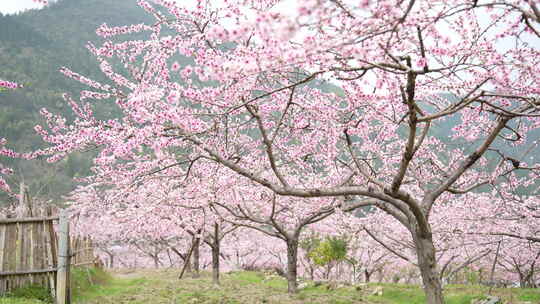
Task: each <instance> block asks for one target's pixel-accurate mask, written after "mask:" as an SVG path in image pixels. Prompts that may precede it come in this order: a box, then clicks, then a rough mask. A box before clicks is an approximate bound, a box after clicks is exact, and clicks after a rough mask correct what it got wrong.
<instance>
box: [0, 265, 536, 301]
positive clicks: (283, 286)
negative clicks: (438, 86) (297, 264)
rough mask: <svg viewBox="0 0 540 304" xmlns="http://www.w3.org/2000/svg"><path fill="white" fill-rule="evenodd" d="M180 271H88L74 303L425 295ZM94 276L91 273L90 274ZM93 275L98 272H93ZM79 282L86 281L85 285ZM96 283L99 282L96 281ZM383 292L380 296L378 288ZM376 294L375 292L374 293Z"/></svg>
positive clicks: (531, 294)
mask: <svg viewBox="0 0 540 304" xmlns="http://www.w3.org/2000/svg"><path fill="white" fill-rule="evenodd" d="M178 273H179V270H177V269H167V270H117V271H114V272H113V273H112V276H108V275H103V274H101V275H98V277H97V278H96V277H92V278H91V279H90V281H93V282H88V278H89V276H86V274H87V273H86V271H78V272H76V278H75V280H74V281H76V282H77V283H76V284H75V285H77V286H75V288H74V289H75V290H74V291H73V292H74V298H75V299H74V300H75V301H74V303H79V304H98V303H99V304H113V303H114V304H116V303H134V304H142V303H155V304H159V303H164V304H165V303H167V304H170V303H191V304H195V303H250V304H251V303H253V304H255V303H276V304H277V303H285V304H293V303H294V304H300V303H334V304H338V303H341V304H345V303H366V304H375V303H380V304H385V303H388V304H390V303H396V304H401V303H403V304H405V303H407V304H420V303H425V296H424V293H423V292H422V290H421V289H420V288H419V286H413V285H405V284H377V283H370V284H367V285H365V284H360V285H357V286H338V287H337V288H329V287H328V286H329V285H327V284H323V285H320V286H314V285H315V284H314V283H313V282H306V283H307V284H306V285H307V287H305V288H303V289H302V290H301V291H300V292H299V293H298V294H297V295H292V296H291V295H288V294H287V293H286V291H287V282H286V280H284V279H283V278H281V277H279V276H276V275H269V274H265V273H262V272H248V271H242V272H231V273H226V274H223V275H222V285H221V286H220V287H216V286H214V285H213V284H212V282H211V281H212V280H211V274H210V273H207V272H203V273H201V277H200V278H198V279H194V278H190V277H187V278H184V279H182V280H178ZM88 274H90V272H88ZM92 275H93V276H95V274H92ZM81 281H85V282H84V283H81ZM94 281H95V282H94ZM488 289H489V288H488V287H484V286H474V285H450V286H447V287H446V288H445V298H446V300H447V303H448V304H469V303H473V302H474V301H475V300H477V299H482V298H483V297H484V296H485V295H487V294H488ZM377 290H382V295H375V294H374V292H375V291H377ZM375 293H376V292H375ZM493 294H494V295H497V296H499V297H501V298H502V299H504V303H514V304H519V303H521V304H525V303H530V304H532V303H540V289H519V288H500V289H494V290H493ZM41 303H46V302H42V301H39V300H36V299H23V298H4V299H0V304H41Z"/></svg>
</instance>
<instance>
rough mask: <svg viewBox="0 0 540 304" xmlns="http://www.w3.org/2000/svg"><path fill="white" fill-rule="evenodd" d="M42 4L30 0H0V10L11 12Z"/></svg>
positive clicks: (39, 6)
mask: <svg viewBox="0 0 540 304" xmlns="http://www.w3.org/2000/svg"><path fill="white" fill-rule="evenodd" d="M42 6H43V5H40V4H37V3H34V2H33V1H32V0H0V12H1V13H3V14H13V13H17V12H20V11H23V10H27V9H31V8H41V7H42Z"/></svg>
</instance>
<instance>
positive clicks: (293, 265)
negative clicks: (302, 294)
mask: <svg viewBox="0 0 540 304" xmlns="http://www.w3.org/2000/svg"><path fill="white" fill-rule="evenodd" d="M297 263H298V239H296V238H295V239H289V240H287V292H288V293H290V294H293V293H297V292H298V282H297V280H296V277H297Z"/></svg>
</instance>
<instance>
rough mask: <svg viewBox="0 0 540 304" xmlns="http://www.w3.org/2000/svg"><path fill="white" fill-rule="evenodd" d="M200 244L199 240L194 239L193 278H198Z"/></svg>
mask: <svg viewBox="0 0 540 304" xmlns="http://www.w3.org/2000/svg"><path fill="white" fill-rule="evenodd" d="M200 243H201V239H200V238H196V239H195V240H194V241H193V278H198V277H199V276H200V275H199V268H200V267H199V265H200V263H199V261H200V254H199V245H200Z"/></svg>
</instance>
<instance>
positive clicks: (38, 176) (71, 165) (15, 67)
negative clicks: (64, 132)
mask: <svg viewBox="0 0 540 304" xmlns="http://www.w3.org/2000/svg"><path fill="white" fill-rule="evenodd" d="M141 22H147V23H149V22H152V19H151V17H149V15H148V14H147V13H146V12H144V11H143V10H142V9H141V8H140V7H138V6H137V4H136V1H135V0H115V1H110V0H58V1H57V2H55V3H52V4H50V5H49V6H48V7H46V8H44V9H41V10H29V11H25V12H23V13H19V14H15V15H2V14H0V79H5V80H12V81H16V82H18V83H22V84H24V88H23V89H18V90H14V91H2V92H0V138H1V137H5V138H7V139H8V143H9V147H10V148H12V149H14V150H16V151H30V150H33V149H36V148H38V147H42V146H43V142H42V141H41V139H40V137H39V136H38V135H36V133H35V132H34V129H33V128H34V126H35V125H36V124H39V123H41V122H42V118H41V116H40V114H39V110H40V109H42V108H47V109H49V110H50V111H52V112H57V113H61V114H63V115H65V116H67V117H70V116H71V110H70V109H69V106H67V105H66V103H65V102H64V101H63V99H62V97H61V96H62V94H63V93H70V94H72V95H73V96H78V92H79V91H80V89H81V88H83V86H82V85H81V84H79V83H77V82H76V81H74V80H71V79H69V78H66V77H65V76H64V75H63V74H61V73H60V72H58V70H59V69H60V68H61V67H62V66H66V67H68V68H70V69H71V70H73V71H76V72H78V73H81V74H83V75H86V76H88V77H90V78H93V79H96V80H100V79H103V75H102V74H101V72H100V71H99V67H98V64H97V62H96V60H95V58H94V57H93V56H92V55H91V54H90V52H89V51H88V50H87V49H86V48H85V45H86V44H87V42H88V41H90V42H93V43H95V44H97V45H99V44H100V40H101V39H100V38H99V37H98V36H97V35H96V34H95V30H96V28H97V27H99V26H100V25H101V24H103V23H107V24H109V25H111V26H117V25H128V24H133V23H141ZM103 107H104V106H101V108H99V107H98V109H96V111H97V112H100V111H101V112H110V111H111V109H105V108H103ZM0 161H1V162H2V163H5V164H7V165H8V166H10V167H11V168H13V169H14V170H15V174H14V175H12V176H10V177H9V178H8V182H10V183H11V184H12V186H13V187H15V188H14V189H17V188H16V184H18V183H19V182H20V181H21V180H24V181H25V183H26V184H27V185H29V187H30V193H31V194H32V195H35V196H40V197H42V198H45V199H51V200H54V201H58V200H59V199H60V198H61V196H62V195H65V194H66V193H67V192H69V191H70V190H71V189H73V187H74V185H75V182H74V181H73V177H78V176H85V175H87V174H88V173H89V167H90V165H91V155H81V154H74V155H71V156H69V157H68V158H66V159H65V160H63V161H61V162H59V163H56V164H49V163H47V162H46V161H45V160H35V161H21V160H11V159H0ZM5 200H6V197H5V196H4V197H3V196H0V204H1V202H2V201H5Z"/></svg>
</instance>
